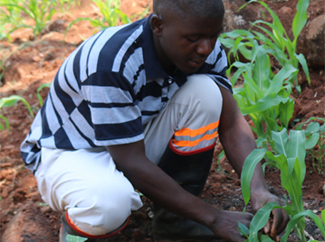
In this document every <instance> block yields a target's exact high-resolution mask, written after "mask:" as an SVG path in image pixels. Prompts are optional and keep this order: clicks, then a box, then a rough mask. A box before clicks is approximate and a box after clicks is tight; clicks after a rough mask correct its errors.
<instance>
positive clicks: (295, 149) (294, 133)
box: [287, 130, 306, 162]
mask: <svg viewBox="0 0 325 242" xmlns="http://www.w3.org/2000/svg"><path fill="white" fill-rule="evenodd" d="M305 137H306V136H305V131H303V130H291V131H290V133H289V142H288V148H287V157H288V158H295V157H298V159H299V161H300V162H302V161H305V156H306V150H305V139H306V138H305Z"/></svg>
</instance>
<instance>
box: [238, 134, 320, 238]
mask: <svg viewBox="0 0 325 242" xmlns="http://www.w3.org/2000/svg"><path fill="white" fill-rule="evenodd" d="M272 139H273V140H274V142H275V146H274V147H275V149H274V150H273V151H269V150H268V149H265V148H260V149H255V150H254V151H253V152H252V153H251V154H250V155H249V156H248V157H247V158H246V160H245V163H244V166H243V171H242V177H241V183H242V192H243V198H244V201H245V204H246V205H247V204H248V202H249V199H250V181H251V178H252V176H253V173H254V170H255V166H256V164H257V163H258V162H260V161H261V160H262V159H263V158H268V159H267V160H268V162H267V163H268V164H272V165H273V166H275V167H277V168H278V169H279V170H280V172H281V184H282V186H283V188H285V189H286V191H287V192H288V194H289V198H290V203H287V205H286V206H284V207H280V206H279V205H277V204H276V203H268V204H266V205H265V206H264V207H263V208H261V209H260V210H259V211H258V212H257V213H256V215H255V216H254V218H253V220H252V222H251V225H250V228H249V230H248V229H243V225H241V226H240V229H241V230H242V231H244V233H245V234H248V241H249V242H256V241H273V240H271V239H270V238H267V237H265V236H264V237H263V236H260V234H259V230H260V229H262V228H263V227H264V226H265V225H266V223H267V221H268V219H269V216H270V213H271V211H272V209H275V208H283V209H285V211H286V213H287V214H288V215H289V217H290V221H289V223H288V224H287V227H286V230H285V234H284V235H283V236H282V238H281V240H280V242H285V241H287V239H288V236H289V234H290V232H291V230H292V229H294V231H295V233H296V235H297V236H298V237H299V239H300V241H302V242H306V237H305V234H304V229H305V219H304V218H305V216H308V217H310V218H311V219H312V220H313V221H314V222H315V224H316V225H317V226H318V228H319V229H320V232H321V233H322V235H323V236H325V226H324V222H325V220H324V216H325V212H324V211H322V218H323V221H322V219H321V218H319V217H318V216H317V215H316V214H314V213H313V212H312V211H311V210H305V209H304V206H303V200H302V189H301V187H302V184H303V181H304V179H305V173H306V165H305V157H306V149H305V146H306V144H305V143H306V142H305V132H304V131H303V130H291V131H290V133H289V136H288V134H287V130H286V129H285V128H284V129H283V130H282V131H281V132H272Z"/></svg>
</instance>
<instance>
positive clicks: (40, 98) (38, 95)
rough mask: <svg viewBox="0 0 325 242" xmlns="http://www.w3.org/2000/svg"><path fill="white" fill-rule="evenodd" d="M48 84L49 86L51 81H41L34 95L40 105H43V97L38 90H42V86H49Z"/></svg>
mask: <svg viewBox="0 0 325 242" xmlns="http://www.w3.org/2000/svg"><path fill="white" fill-rule="evenodd" d="M50 86H51V83H43V84H42V85H41V86H40V87H39V88H37V92H36V96H37V99H38V102H39V104H40V106H42V105H43V99H42V97H41V94H40V92H41V91H42V90H43V88H45V87H47V88H50Z"/></svg>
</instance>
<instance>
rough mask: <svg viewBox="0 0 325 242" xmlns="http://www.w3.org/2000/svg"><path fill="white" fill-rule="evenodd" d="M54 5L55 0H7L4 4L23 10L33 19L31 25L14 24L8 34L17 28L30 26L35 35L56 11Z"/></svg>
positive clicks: (44, 26) (43, 27)
mask: <svg viewBox="0 0 325 242" xmlns="http://www.w3.org/2000/svg"><path fill="white" fill-rule="evenodd" d="M55 5H56V0H50V1H49V0H29V1H22V2H21V1H17V2H15V1H13V2H12V1H8V3H6V5H5V6H6V7H7V8H12V9H16V10H18V11H21V12H24V13H25V14H27V15H28V16H29V17H30V18H31V19H33V20H34V24H33V25H27V24H25V23H17V24H14V27H13V28H12V29H11V30H10V31H9V32H8V34H11V33H12V32H14V31H16V30H17V29H18V28H31V29H33V34H34V35H35V36H37V35H39V34H40V33H41V31H42V30H43V29H45V28H46V26H47V25H48V24H49V22H50V20H51V18H52V16H53V14H54V13H55V12H56V10H55Z"/></svg>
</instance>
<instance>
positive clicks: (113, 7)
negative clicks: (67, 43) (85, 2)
mask: <svg viewBox="0 0 325 242" xmlns="http://www.w3.org/2000/svg"><path fill="white" fill-rule="evenodd" d="M92 1H93V2H94V3H95V4H96V5H97V7H98V8H99V10H100V12H101V14H102V18H101V19H100V18H96V19H93V18H77V19H76V20H74V21H73V22H72V23H71V24H70V25H69V26H68V28H67V31H68V30H69V29H70V28H71V26H72V25H74V24H76V23H77V22H80V21H89V22H90V23H91V25H92V26H93V27H95V28H96V31H97V30H98V31H101V30H104V29H105V28H107V27H109V26H117V25H118V24H119V23H122V24H126V23H130V22H131V19H130V18H129V17H128V16H127V15H126V14H125V13H123V12H122V11H121V10H120V2H119V0H105V2H103V1H102V0H92Z"/></svg>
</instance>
